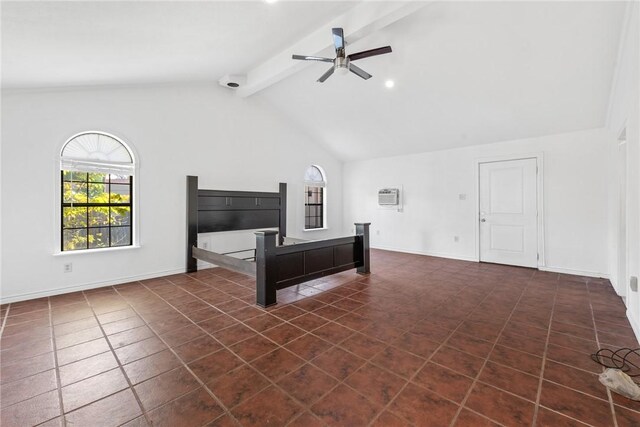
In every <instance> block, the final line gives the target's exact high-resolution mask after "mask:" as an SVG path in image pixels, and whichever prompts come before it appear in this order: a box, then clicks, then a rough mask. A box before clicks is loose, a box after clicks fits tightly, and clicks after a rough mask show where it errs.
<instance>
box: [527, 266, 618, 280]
mask: <svg viewBox="0 0 640 427" xmlns="http://www.w3.org/2000/svg"><path fill="white" fill-rule="evenodd" d="M538 270H540V271H549V272H551V273H562V274H572V275H574V276H586V277H597V278H599V279H608V278H609V275H608V274H607V273H598V272H596V271H584V270H573V269H571V268H563V267H549V266H538Z"/></svg>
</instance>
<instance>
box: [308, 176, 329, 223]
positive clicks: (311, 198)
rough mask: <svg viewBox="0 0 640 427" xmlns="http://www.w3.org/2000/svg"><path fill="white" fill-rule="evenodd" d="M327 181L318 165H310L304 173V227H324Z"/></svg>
mask: <svg viewBox="0 0 640 427" xmlns="http://www.w3.org/2000/svg"><path fill="white" fill-rule="evenodd" d="M326 186H327V181H326V178H325V175H324V172H323V171H322V169H320V167H319V166H315V165H311V166H309V167H308V168H307V170H306V172H305V173H304V229H305V230H314V229H318V228H324V227H325V222H326V221H325V213H326V199H327V198H326Z"/></svg>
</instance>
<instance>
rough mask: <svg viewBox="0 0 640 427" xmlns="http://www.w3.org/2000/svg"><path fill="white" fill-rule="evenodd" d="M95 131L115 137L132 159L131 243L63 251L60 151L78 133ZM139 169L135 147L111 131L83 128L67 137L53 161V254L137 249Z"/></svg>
mask: <svg viewBox="0 0 640 427" xmlns="http://www.w3.org/2000/svg"><path fill="white" fill-rule="evenodd" d="M90 133H97V134H101V135H105V136H108V137H110V138H113V139H115V140H116V141H118V142H119V143H121V144H122V145H123V146H124V147H125V148H126V149H127V150H128V151H129V155H130V156H131V158H132V159H133V172H132V176H133V200H131V205H132V209H133V216H132V218H131V233H132V236H131V245H129V246H114V247H109V248H95V249H78V250H73V251H63V250H62V236H61V228H62V212H61V209H60V207H61V203H62V197H61V194H60V188H61V187H62V176H61V175H62V174H61V173H60V172H61V171H62V170H63V169H62V152H63V150H64V148H65V147H66V146H67V144H68V143H69V142H70V141H71V140H73V139H74V138H77V137H78V136H80V135H84V134H90ZM139 169H140V157H139V155H138V153H137V152H136V150H135V148H134V147H133V146H132V145H131V144H129V143H127V142H126V141H125V139H124V138H122V137H120V136H117V135H115V134H113V133H111V132H106V131H103V130H85V131H82V132H78V133H76V134H74V135H72V136H71V137H69V138H67V139H66V140H65V142H64V143H63V144H62V145H61V146H60V148H59V150H58V151H57V153H56V158H55V162H54V174H55V176H56V179H55V181H54V182H55V189H54V191H53V194H54V197H53V201H54V212H55V222H54V224H53V227H54V233H53V235H54V239H53V248H52V250H51V252H52V254H53V255H54V256H70V255H81V254H88V253H104V252H119V251H126V250H131V249H137V248H140V247H141V243H140V224H139V218H140V207H139V200H140V182H139Z"/></svg>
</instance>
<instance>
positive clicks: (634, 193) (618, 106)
mask: <svg viewBox="0 0 640 427" xmlns="http://www.w3.org/2000/svg"><path fill="white" fill-rule="evenodd" d="M639 6H640V5H639V4H638V3H637V2H630V3H629V6H628V9H627V15H626V21H625V24H624V27H623V28H622V29H621V38H620V52H619V55H618V65H617V69H616V73H615V77H614V81H613V89H612V93H611V102H610V105H609V116H608V120H607V128H608V129H609V130H610V131H611V132H613V133H614V134H615V135H616V136H617V135H620V133H621V132H622V131H623V130H625V132H626V140H627V177H626V179H627V192H626V199H627V211H626V217H627V226H626V241H627V253H626V254H624V253H619V251H618V197H619V194H618V180H617V175H616V174H612V175H611V180H610V199H609V209H610V212H611V215H610V217H611V222H610V225H609V230H610V238H609V251H610V254H611V256H610V258H609V261H610V266H611V271H612V273H613V272H615V273H616V274H614V275H612V282H613V284H614V285H615V287H616V290H617V291H618V293H620V294H621V295H625V297H626V304H627V310H628V311H627V315H628V317H629V320H630V322H631V325H632V326H633V328H634V330H635V333H636V336H637V337H638V338H639V339H640V296H639V295H638V292H632V291H631V289H630V287H629V279H630V277H631V276H636V277H638V276H640V207H639V204H640V173H639V171H638V168H640V149H639V144H640V123H639V115H640V109H639V107H638V106H639V104H640V98H639V92H640V87H639V84H638V79H639V76H640V69H639V68H638V62H639V54H638V52H639V49H640V43H639V40H640V30H639V26H640V24H639V21H640V12H639V9H640V7H639ZM609 161H610V164H611V168H612V169H615V168H617V167H618V165H617V143H615V144H611V145H610V156H609ZM625 255H626V257H627V274H626V277H617V276H618V275H617V266H618V257H620V256H625Z"/></svg>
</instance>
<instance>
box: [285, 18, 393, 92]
mask: <svg viewBox="0 0 640 427" xmlns="http://www.w3.org/2000/svg"><path fill="white" fill-rule="evenodd" d="M331 32H332V33H333V44H334V45H335V47H336V57H335V58H334V59H331V58H323V57H321V56H305V55H293V57H292V58H293V59H300V60H302V61H319V62H333V67H331V68H329V69H328V70H327V72H326V73H324V74H323V75H321V76H320V78H319V79H318V81H319V82H320V83H322V82H324V81H325V80H327V79H328V78H329V76H331V74H333V72H334V71H336V70H339V71H343V72H345V73H346V72H348V71H351V72H352V73H353V74H355V75H357V76H360V77H362V78H363V79H365V80H367V79H370V78H371V74H369V73H367V72H366V71H364V70H363V69H362V68H360V67H356V66H355V65H353V64H352V62H353V61H357V60H358V59H364V58H368V57H370V56H376V55H382V54H384V53H391V46H385V47H379V48H377V49H371V50H364V51H362V52H358V53H352V54H351V55H346V54H345V50H344V44H345V42H344V32H343V31H342V28H332V29H331Z"/></svg>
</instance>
